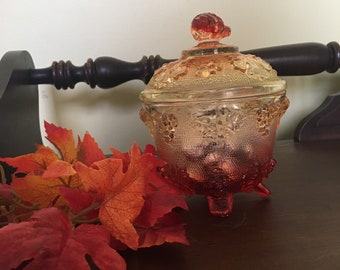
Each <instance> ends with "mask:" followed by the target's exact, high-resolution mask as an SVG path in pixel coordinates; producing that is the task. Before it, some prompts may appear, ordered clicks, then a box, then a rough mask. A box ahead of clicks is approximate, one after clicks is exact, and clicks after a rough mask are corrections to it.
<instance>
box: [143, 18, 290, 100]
mask: <svg viewBox="0 0 340 270" xmlns="http://www.w3.org/2000/svg"><path fill="white" fill-rule="evenodd" d="M191 33H192V35H193V37H194V38H195V39H196V40H197V41H198V42H199V43H198V45H197V46H195V47H193V48H191V49H189V50H184V51H182V56H181V58H180V59H178V60H176V61H174V62H171V63H168V64H165V65H163V66H162V67H161V68H159V69H158V70H156V72H155V73H154V75H153V77H152V78H151V80H150V82H149V83H148V84H147V86H146V88H145V90H144V91H142V92H141V94H140V98H141V100H142V101H144V102H181V101H191V102H192V101H196V100H197V101H200V100H211V99H226V98H240V97H247V96H258V95H267V94H272V93H275V92H279V91H282V90H285V88H286V82H285V81H284V80H282V79H280V78H279V77H278V76H277V72H276V71H275V70H274V69H273V68H272V67H271V66H270V64H269V63H267V62H265V61H264V60H262V59H261V58H259V57H256V56H254V55H250V54H242V53H240V52H239V51H238V48H237V47H235V46H231V45H226V44H222V43H220V39H222V38H224V37H227V36H229V35H230V34H231V29H230V28H229V27H228V26H226V25H224V22H223V21H222V19H221V18H219V17H218V16H217V15H215V14H212V13H204V14H200V15H198V16H196V17H195V18H194V19H193V21H192V24H191Z"/></svg>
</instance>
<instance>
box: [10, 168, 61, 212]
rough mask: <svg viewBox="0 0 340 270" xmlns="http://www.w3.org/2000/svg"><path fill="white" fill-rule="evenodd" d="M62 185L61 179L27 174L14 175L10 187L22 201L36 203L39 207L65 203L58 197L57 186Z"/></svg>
mask: <svg viewBox="0 0 340 270" xmlns="http://www.w3.org/2000/svg"><path fill="white" fill-rule="evenodd" d="M62 186H63V183H62V182H61V179H58V178H51V179H48V180H47V179H44V178H43V177H42V176H41V175H34V174H33V173H29V174H27V175H26V176H25V177H24V178H22V177H18V178H17V177H14V178H13V179H12V183H11V187H12V188H13V190H15V192H16V193H17V194H18V195H19V197H20V198H21V200H22V201H24V202H28V203H31V204H38V205H39V207H41V208H43V207H51V206H62V205H65V203H66V202H65V201H64V200H63V198H61V197H60V193H59V188H60V187H62Z"/></svg>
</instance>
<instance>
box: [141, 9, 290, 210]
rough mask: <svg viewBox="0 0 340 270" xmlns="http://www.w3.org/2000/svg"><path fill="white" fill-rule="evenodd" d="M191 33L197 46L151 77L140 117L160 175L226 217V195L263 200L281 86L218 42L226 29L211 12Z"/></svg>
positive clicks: (281, 107)
mask: <svg viewBox="0 0 340 270" xmlns="http://www.w3.org/2000/svg"><path fill="white" fill-rule="evenodd" d="M191 32H192V34H193V37H194V38H195V39H196V40H198V41H199V44H198V45H197V46H195V47H194V48H192V49H190V50H184V51H183V52H182V57H181V58H180V59H179V60H177V61H174V62H171V63H169V64H166V65H164V66H162V67H161V68H160V69H158V70H157V71H156V72H155V74H154V76H153V77H152V78H151V80H150V82H149V83H148V85H147V86H146V89H145V90H144V91H142V93H141V95H140V98H141V100H142V101H143V107H142V109H141V112H140V117H141V119H142V121H143V122H145V124H146V125H147V127H148V128H149V129H150V132H151V135H152V137H153V138H154V140H155V144H156V147H157V150H158V153H159V155H160V157H161V158H162V159H163V160H165V161H166V162H167V165H166V166H165V167H164V168H163V173H164V176H165V177H167V178H168V179H169V180H170V181H172V182H174V183H175V184H177V185H178V186H179V187H181V188H182V189H183V190H185V191H186V192H187V193H188V194H204V195H205V196H206V197H207V199H208V205H209V209H210V213H211V214H213V215H217V216H226V215H228V214H230V213H231V211H232V206H233V194H234V193H237V192H252V191H256V192H257V193H259V194H260V195H262V196H268V195H269V194H270V191H269V190H268V189H267V188H266V187H265V186H264V185H263V184H262V181H263V180H265V179H266V178H267V176H268V174H269V173H270V172H271V171H272V170H273V167H274V166H275V163H276V162H275V160H274V159H273V147H274V141H275V133H276V129H277V127H278V124H279V121H280V118H281V117H282V115H283V114H284V112H285V111H286V109H287V108H288V106H289V101H288V99H287V98H286V95H285V94H286V91H285V89H286V83H285V81H284V80H282V79H280V78H279V77H278V76H277V73H276V71H275V70H273V69H272V68H271V66H270V65H269V64H268V63H266V62H265V61H263V60H262V59H260V58H258V57H255V56H254V55H245V54H241V53H239V52H238V49H237V47H234V46H228V45H224V44H222V43H220V42H219V40H220V39H221V38H224V37H226V36H229V35H230V32H231V31H230V28H229V27H228V26H225V25H224V23H223V21H222V20H221V19H220V18H219V17H217V16H216V15H215V14H212V13H205V14H201V15H198V16H196V17H195V18H194V20H193V21H192V25H191Z"/></svg>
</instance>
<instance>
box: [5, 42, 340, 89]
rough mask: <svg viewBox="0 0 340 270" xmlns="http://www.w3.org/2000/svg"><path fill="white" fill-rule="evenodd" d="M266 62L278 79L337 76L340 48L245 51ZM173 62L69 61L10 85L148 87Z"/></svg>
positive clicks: (17, 77)
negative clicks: (324, 74)
mask: <svg viewBox="0 0 340 270" xmlns="http://www.w3.org/2000/svg"><path fill="white" fill-rule="evenodd" d="M243 53H248V54H254V55H256V56H259V57H261V58H262V59H264V60H266V61H267V62H269V63H270V64H271V65H272V67H273V68H274V69H276V70H277V72H278V74H279V75H280V76H301V75H312V74H316V73H320V72H323V71H327V72H331V73H333V72H336V71H337V70H338V68H339V67H340V46H339V44H338V43H337V42H334V41H333V42H330V43H328V44H327V45H323V44H320V43H301V44H291V45H283V46H276V47H269V48H262V49H254V50H249V51H244V52H243ZM174 60H175V59H170V60H169V59H168V60H167V59H163V58H162V57H160V56H159V55H157V56H149V57H146V56H144V57H143V58H142V59H141V60H140V61H139V62H135V63H131V62H125V61H122V60H119V59H115V58H112V57H99V58H97V59H96V60H95V61H93V60H92V59H89V60H88V61H87V62H86V63H85V64H84V65H83V66H74V65H73V64H72V63H71V62H70V61H67V62H64V61H59V62H56V61H55V62H53V63H52V66H51V67H48V68H42V69H25V70H20V69H18V70H15V71H14V72H13V74H12V78H11V82H14V83H16V84H18V83H19V84H27V85H35V84H53V85H54V86H55V87H56V88H57V89H68V88H74V86H75V84H77V83H78V82H85V83H87V84H88V85H89V86H90V87H92V88H94V87H96V86H98V87H100V88H104V89H105V88H112V87H115V86H117V85H119V84H122V83H124V82H127V81H130V80H134V79H139V80H142V81H143V82H145V83H147V82H148V81H149V80H150V78H151V77H152V75H153V73H154V71H155V70H156V69H157V68H159V67H161V66H162V65H163V64H164V63H168V62H171V61H174Z"/></svg>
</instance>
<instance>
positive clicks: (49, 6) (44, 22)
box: [0, 0, 340, 152]
mask: <svg viewBox="0 0 340 270" xmlns="http://www.w3.org/2000/svg"><path fill="white" fill-rule="evenodd" d="M338 10H340V1H338V0H324V1H319V0H286V1H279V0H272V1H269V0H257V1H246V0H238V1H236V0H211V1H197V0H171V1H169V0H167V1H163V0H146V1H139V0H125V1H112V0H98V1H92V0H76V1H68V0H58V1H50V0H31V1H20V0H0V35H1V39H0V40H1V42H0V54H1V55H3V54H4V53H5V52H7V51H10V50H28V51H29V52H30V53H31V55H32V57H33V59H34V62H35V66H36V67H37V68H43V67H47V66H49V65H50V64H51V63H52V61H54V60H65V61H66V60H71V61H72V62H73V64H75V65H83V64H84V63H85V62H86V60H87V59H88V58H93V59H95V58H97V57H99V56H112V57H116V58H119V59H122V60H126V61H131V62H135V61H139V60H140V59H141V57H142V56H143V55H147V56H148V55H156V54H160V55H161V56H162V57H164V58H178V57H179V56H180V52H181V50H182V49H187V48H190V47H192V46H194V45H195V42H194V40H193V39H192V37H191V34H190V32H189V26H190V23H191V20H192V18H193V17H194V16H195V15H197V14H199V13H202V12H214V13H216V14H218V15H219V16H220V17H222V18H223V20H224V21H225V23H226V24H228V25H229V26H230V27H231V28H232V36H231V37H230V38H228V39H224V40H223V42H224V43H230V44H235V45H237V46H238V47H239V49H240V50H247V49H253V48H261V47H269V46H277V45H283V44H290V43H300V42H309V41H315V42H320V43H324V44H327V43H328V42H330V41H333V40H335V41H338V42H340V31H339V29H340V19H339V15H338ZM286 79H287V82H288V97H289V98H290V100H291V106H290V108H289V110H288V112H287V114H286V115H285V116H284V118H283V119H282V121H281V126H280V129H279V132H278V138H292V136H293V131H294V128H295V126H296V125H297V123H298V122H299V121H300V120H301V119H302V118H303V117H304V116H306V115H307V114H308V113H309V112H311V111H312V110H313V109H314V108H315V107H317V106H318V105H319V104H320V103H321V102H322V101H323V100H324V98H325V97H326V96H327V94H329V93H333V92H336V91H338V90H340V89H339V86H340V75H339V72H338V73H335V74H327V73H322V74H319V75H315V76H306V77H289V78H286ZM143 88H144V84H143V83H142V82H140V81H131V82H128V83H125V84H123V85H121V86H118V87H116V88H113V89H108V90H103V89H99V88H96V89H90V88H89V87H88V86H87V85H85V84H78V85H77V86H76V87H75V89H73V90H67V91H64V90H60V91H57V90H55V89H54V88H53V87H51V86H43V85H41V86H40V106H41V113H40V116H41V122H42V121H43V120H47V121H51V122H54V123H55V124H58V125H62V126H64V127H66V128H71V129H73V130H74V133H75V134H79V135H81V136H82V135H83V134H84V132H85V131H89V132H90V133H91V134H92V135H93V136H94V137H95V138H96V139H97V141H98V142H99V144H100V146H101V147H103V149H105V150H107V152H108V147H109V146H113V147H117V148H119V149H121V150H123V151H126V150H128V149H129V147H130V145H131V143H132V142H133V141H137V142H138V143H139V144H140V145H141V146H143V145H144V144H146V143H150V142H152V141H151V139H150V137H149V134H148V131H147V129H146V128H145V127H144V125H143V123H142V122H141V121H140V120H139V116H138V112H139V108H140V102H139V99H138V94H139V92H140V91H141V90H143Z"/></svg>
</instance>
